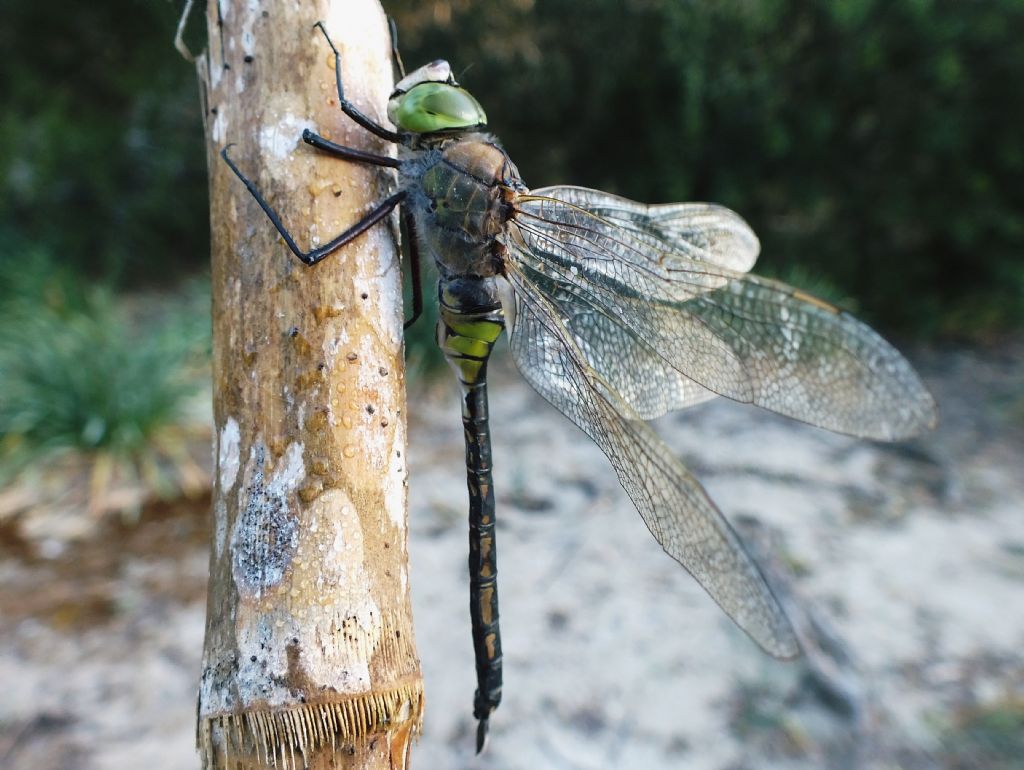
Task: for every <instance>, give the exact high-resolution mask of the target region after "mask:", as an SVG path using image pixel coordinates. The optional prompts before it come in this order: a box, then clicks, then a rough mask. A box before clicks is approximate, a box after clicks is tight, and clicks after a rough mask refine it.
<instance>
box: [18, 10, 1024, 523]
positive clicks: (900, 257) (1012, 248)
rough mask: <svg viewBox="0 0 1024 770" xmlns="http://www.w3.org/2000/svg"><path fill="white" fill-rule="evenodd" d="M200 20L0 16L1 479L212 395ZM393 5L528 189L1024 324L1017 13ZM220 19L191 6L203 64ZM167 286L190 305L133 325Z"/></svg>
mask: <svg viewBox="0 0 1024 770" xmlns="http://www.w3.org/2000/svg"><path fill="white" fill-rule="evenodd" d="M181 5H182V3H181V2H179V1H178V0H175V2H165V1H164V0H145V1H143V2H139V1H138V0H109V1H108V2H105V3H61V4H60V6H59V8H57V9H55V8H54V7H53V6H52V5H51V6H46V5H44V4H40V3H38V2H32V1H31V0H6V2H5V3H4V9H3V12H2V13H3V24H0V46H2V50H3V51H4V52H5V55H4V56H3V59H2V63H0V90H2V93H3V94H4V109H3V112H2V113H0V185H2V195H3V201H4V205H3V206H2V207H0V280H2V282H3V285H2V286H0V293H2V301H0V325H2V328H0V340H4V344H3V346H2V350H0V378H2V380H3V382H4V388H3V393H2V395H0V399H2V401H0V432H2V435H0V463H3V464H4V465H5V467H8V468H15V469H16V468H20V467H22V465H23V464H24V462H25V460H24V458H26V457H31V456H34V455H33V452H35V451H38V452H49V451H51V450H54V448H55V447H64V448H68V447H71V448H74V449H78V450H82V451H93V450H101V449H102V450H104V451H107V450H109V451H111V452H115V453H121V454H122V455H125V454H126V455H128V456H132V457H134V456H136V455H137V454H138V452H139V448H140V447H142V446H146V445H147V441H148V439H149V438H151V437H152V436H155V435H156V434H157V433H159V430H160V426H161V425H164V424H166V423H167V422H168V421H173V420H174V419H177V418H176V417H174V415H176V414H178V413H179V412H180V410H181V405H182V403H184V402H185V401H186V400H187V394H188V393H189V392H195V388H196V387H201V385H202V381H203V380H202V377H199V378H198V379H195V378H194V379H195V381H194V382H193V383H192V384H193V387H192V391H190V390H189V386H188V383H187V382H186V381H185V380H182V378H181V376H180V374H181V372H186V373H188V372H195V371H199V370H201V369H202V367H201V365H197V364H196V361H197V360H200V361H201V360H202V356H203V351H205V350H206V349H208V338H206V337H205V336H204V335H207V334H208V332H207V331H206V329H207V325H206V322H205V320H204V317H203V314H202V313H199V314H198V318H199V319H200V321H201V322H200V323H198V324H197V323H196V318H197V314H196V313H195V312H194V311H193V312H174V310H173V308H170V306H175V307H179V306H180V307H185V308H190V307H191V308H195V307H202V306H203V305H204V303H205V302H206V297H205V294H204V288H203V278H202V276H203V275H204V274H205V271H206V269H207V262H208V226H207V211H206V169H205V167H204V164H205V155H204V152H203V146H202V142H203V139H202V134H201V120H200V115H199V103H198V96H197V89H196V83H195V76H194V70H193V68H192V66H191V65H189V64H187V63H186V62H185V61H183V60H182V59H181V58H180V57H179V56H178V54H177V53H176V52H175V50H174V48H173V47H172V45H171V41H172V38H173V35H174V29H175V25H176V23H177V19H178V16H179V14H180V11H181ZM385 7H386V9H387V10H388V12H389V13H391V14H392V15H393V16H394V17H395V18H396V20H397V23H398V27H399V31H400V41H401V44H402V50H403V55H404V58H405V60H406V63H407V64H408V65H409V66H417V65H418V64H419V63H422V62H423V61H427V60H430V59H434V58H438V57H444V58H447V59H449V60H450V61H451V62H452V64H453V66H454V67H455V68H456V70H457V71H458V72H459V73H461V74H460V79H461V80H462V82H463V84H464V85H466V86H467V87H468V88H469V90H470V91H472V92H474V93H476V94H477V95H478V96H479V97H480V98H481V101H482V102H483V103H484V106H485V108H486V109H487V112H488V115H489V117H490V119H491V126H492V127H493V129H494V130H495V131H496V132H497V133H498V135H499V136H500V137H501V139H502V140H503V141H504V143H505V144H506V146H507V148H508V149H509V151H510V154H511V155H512V157H513V158H514V159H515V160H516V162H517V163H518V164H519V167H520V170H521V171H522V173H523V176H524V178H525V179H526V180H527V182H528V183H529V184H530V185H532V186H542V185H545V184H552V183H557V182H571V183H576V184H582V185H587V186H592V187H598V188H601V189H605V190H608V191H611V192H616V193H620V194H622V195H626V196H629V197H632V198H635V199H639V200H645V201H672V200H712V201H717V202H721V203H724V204H726V205H728V206H730V207H732V208H734V209H736V210H738V211H740V212H741V213H742V214H743V216H744V217H746V218H747V219H748V220H749V221H750V222H751V224H752V225H753V226H754V229H755V230H756V231H757V232H758V234H759V235H760V236H761V238H762V243H763V257H762V260H761V263H760V266H759V270H760V271H761V272H767V273H769V274H774V275H777V276H780V277H782V278H783V279H786V280H789V281H791V282H794V283H797V284H798V285H801V286H803V287H804V288H807V289H810V290H815V291H818V292H819V293H824V294H826V295H827V296H828V297H829V298H832V299H837V298H838V299H842V298H855V299H854V300H847V304H848V305H855V308H854V309H856V310H857V312H858V313H859V314H861V315H862V316H864V317H865V318H866V319H867V320H869V321H870V322H872V323H874V324H876V325H878V326H880V327H881V328H882V329H883V330H885V331H887V332H889V333H895V334H898V335H900V336H902V337H904V338H908V337H916V338H919V339H929V340H944V339H945V340H948V339H957V340H958V341H962V340H965V339H966V340H970V341H991V340H993V339H998V338H999V336H1000V335H1003V334H1007V333H1013V332H1014V331H1015V330H1019V329H1020V327H1021V325H1022V323H1024V260H1022V253H1024V218H1022V216H1021V213H1022V211H1024V132H1022V131H1021V126H1022V125H1024V88H1022V87H1021V84H1022V83H1024V45H1021V44H1020V43H1021V33H1022V31H1024V2H1022V0H982V1H981V2H975V3H965V2H962V0H900V1H899V2H891V1H890V0H830V1H829V2H825V1H824V0H822V1H821V2H805V1H804V0H758V1H757V2H755V1H753V0H706V1H705V2H692V1H687V0H590V2H588V3H586V4H582V3H579V2H570V1H569V0H544V1H543V2H539V1H538V0H507V2H504V3H493V2H484V0H428V1H425V2H424V1H422V0H419V1H417V0H390V2H389V1H387V0H385ZM201 27H202V20H201V18H200V17H199V13H198V11H197V12H196V14H195V17H194V18H193V21H192V24H191V27H190V32H189V36H190V38H191V39H192V40H193V43H192V44H193V48H194V49H196V50H198V49H199V48H201V42H199V40H198V38H199V37H200V35H201V32H202V30H201ZM27 30H32V31H33V33H32V34H25V32H26V31H27ZM296 34H301V32H300V31H297V32H296ZM154 292H160V293H162V295H163V296H165V297H166V298H167V303H166V304H167V305H168V308H170V309H167V311H166V312H141V313H140V312H139V309H140V307H145V308H152V307H153V306H154V305H153V303H152V302H148V301H147V302H143V303H140V302H139V298H140V297H152V296H153V293H154ZM119 297H120V298H123V297H128V298H129V299H127V300H125V299H117V298H119ZM175 303H177V304H175ZM156 305H157V306H159V305H160V303H159V302H158V303H156ZM421 336H422V337H423V338H427V339H428V338H429V337H430V330H429V329H428V330H426V333H425V334H423V335H421ZM172 342H173V344H172ZM39 356H45V357H47V358H45V359H44V360H36V358H38V357H39ZM197 356H198V359H197V358H196V357H197ZM34 357H35V358H34ZM62 368H64V369H66V370H67V371H66V372H60V371H59V370H60V369H62ZM111 372H118V373H123V375H124V381H123V382H121V383H120V384H117V385H115V386H114V391H113V392H114V395H113V396H112V395H111V392H110V388H107V387H104V385H103V383H105V382H106V379H105V378H107V377H109V375H110V373H111ZM44 375H45V377H44ZM33 378H35V379H33ZM40 378H42V379H43V380H45V382H44V383H43V384H40ZM186 380H187V378H186ZM141 391H148V392H150V393H152V394H153V396H152V398H149V399H148V400H145V401H138V400H135V401H132V403H131V404H130V405H128V406H123V408H122V406H116V407H115V406H114V405H122V404H123V403H124V400H125V399H124V397H123V396H124V394H127V393H136V394H137V393H139V392H141ZM42 393H45V394H46V396H45V398H43V397H41V395H39V394H42ZM118 394H120V395H118ZM19 399H20V400H19ZM26 415H29V416H26ZM132 462H134V461H132ZM103 473H105V474H106V475H107V476H109V475H110V474H109V472H108V471H103ZM101 475H102V474H101ZM97 483H98V482H97ZM94 486H95V484H94ZM172 486H173V485H172ZM0 509H2V505H0Z"/></svg>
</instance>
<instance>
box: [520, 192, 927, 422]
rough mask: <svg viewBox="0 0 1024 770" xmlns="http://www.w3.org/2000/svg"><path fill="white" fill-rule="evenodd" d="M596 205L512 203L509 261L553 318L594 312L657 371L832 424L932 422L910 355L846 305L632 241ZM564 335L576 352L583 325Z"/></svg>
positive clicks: (584, 342)
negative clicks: (546, 286) (542, 294)
mask: <svg viewBox="0 0 1024 770" xmlns="http://www.w3.org/2000/svg"><path fill="white" fill-rule="evenodd" d="M587 192H588V193H589V195H590V197H591V198H592V199H595V200H598V201H599V200H600V198H599V196H601V195H604V194H603V193H598V192H597V191H592V190H591V191H587ZM609 197H612V196H609ZM576 200H580V201H582V198H581V197H580V196H576ZM614 200H617V199H614V198H613V201H614ZM602 211H604V209H600V208H597V206H596V204H595V211H594V212H591V211H590V210H589V209H586V208H584V207H583V206H582V205H579V204H577V203H573V202H568V201H567V202H561V201H558V200H555V199H554V198H552V197H545V198H543V199H537V200H533V199H531V198H530V197H529V196H526V198H525V199H524V200H523V202H521V203H519V204H517V206H516V219H515V223H514V224H513V225H511V227H510V231H511V233H512V235H511V236H510V237H509V238H508V239H507V245H508V246H509V252H510V258H511V259H512V260H513V261H514V262H516V263H517V264H518V265H520V267H521V268H522V269H523V270H524V271H525V273H526V275H527V277H528V279H530V280H532V281H533V282H534V283H537V282H545V281H547V282H549V283H551V284H555V285H557V287H558V288H557V290H549V292H548V293H549V295H550V296H551V298H552V302H553V304H554V306H555V309H556V313H557V314H558V315H559V316H560V317H566V318H573V317H575V316H577V315H580V314H582V315H584V316H585V315H587V314H594V313H597V314H600V315H601V316H603V317H604V318H606V319H610V323H613V324H614V325H617V326H619V327H621V328H622V329H623V330H625V331H624V332H623V334H624V336H626V337H630V336H631V337H632V338H634V339H637V340H640V341H642V342H643V343H644V344H645V345H646V348H647V350H648V351H650V352H652V353H654V354H656V355H657V356H658V357H660V359H661V360H662V362H663V366H662V369H664V368H666V367H667V368H670V369H672V370H674V371H676V372H679V373H681V374H683V375H684V376H686V377H687V378H689V379H690V380H692V381H694V382H696V383H698V384H699V385H701V386H703V387H704V388H706V389H708V390H711V391H713V392H715V393H718V394H720V395H723V396H727V397H728V398H732V399H734V400H737V401H742V402H745V403H753V404H757V405H758V406H762V407H765V408H767V409H771V410H772V411H775V412H778V413H780V414H784V415H787V416H789V417H793V418H795V419H798V420H803V421H804V422H808V423H811V424H813V425H817V426H820V427H823V428H828V429H830V430H834V431H837V432H840V433H847V434H851V435H855V436H863V437H867V438H876V439H885V440H897V439H901V438H905V437H907V436H911V435H914V434H916V433H919V432H921V430H923V429H924V428H926V427H930V426H931V425H932V424H933V423H934V420H935V405H934V402H933V401H932V398H931V396H930V395H929V394H928V392H927V390H925V388H924V386H923V384H922V383H921V381H920V379H919V378H918V376H917V374H916V373H915V372H914V370H913V369H912V367H911V366H910V364H909V363H907V361H906V360H905V359H904V358H903V356H901V355H900V354H899V352H897V351H896V349H895V348H893V347H892V346H891V345H889V343H887V342H886V341H885V340H883V339H882V338H881V337H880V336H879V335H878V334H877V333H876V332H874V331H873V330H872V329H871V328H870V327H868V326H866V325H865V324H863V323H861V322H860V321H857V320H856V319H855V318H854V317H853V316H851V315H850V314H848V313H845V312H843V311H841V310H839V309H837V308H835V307H832V306H831V305H829V304H827V303H825V302H822V301H820V300H818V299H815V298H814V297H812V296H810V295H808V294H805V293H804V292H801V291H800V290H798V289H794V288H793V287H790V286H787V285H785V284H783V283H779V282H777V281H771V280H768V279H764V278H758V277H757V276H753V275H748V274H744V273H741V272H737V271H735V270H730V269H727V268H725V267H720V266H716V265H715V264H711V263H709V262H708V261H707V260H696V259H693V258H691V257H689V256H687V255H685V254H682V253H678V252H675V251H670V249H672V248H673V245H672V244H670V243H665V242H660V243H658V244H652V243H651V242H649V241H642V240H641V239H640V238H637V237H634V235H633V231H631V230H628V229H623V228H621V227H619V226H617V225H616V224H614V223H613V221H611V220H607V219H605V218H604V217H603V215H602V214H601V213H600V212H602ZM595 328H597V329H600V328H601V327H600V326H595ZM574 332H577V339H578V340H579V341H580V344H581V346H582V347H583V348H584V349H586V348H587V338H586V327H585V326H583V325H579V326H578V328H574ZM609 365H612V366H614V365H615V364H614V363H611V364H609ZM599 368H600V367H599ZM650 371H651V370H648V371H647V372H642V373H637V374H636V375H634V376H637V377H640V376H651V375H650ZM654 371H655V376H657V369H655V370H654ZM623 376H628V375H623ZM612 379H614V378H612ZM620 379H621V378H620Z"/></svg>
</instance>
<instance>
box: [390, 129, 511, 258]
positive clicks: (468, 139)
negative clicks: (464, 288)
mask: <svg viewBox="0 0 1024 770" xmlns="http://www.w3.org/2000/svg"><path fill="white" fill-rule="evenodd" d="M401 174H402V186H403V189H404V190H405V192H406V195H407V202H408V205H409V210H410V213H411V215H412V217H413V221H414V224H415V230H416V236H417V238H418V239H419V245H420V247H421V249H422V250H423V251H424V252H425V254H429V255H430V256H431V257H432V258H433V260H434V262H435V263H436V264H437V267H438V271H439V272H440V274H441V276H442V277H453V276H476V277H489V276H493V275H497V274H500V273H502V272H503V268H502V264H503V263H502V247H501V245H500V244H499V243H498V240H497V237H498V235H500V234H501V233H502V232H503V231H504V228H505V224H506V223H507V222H508V220H509V219H510V218H511V216H512V206H511V202H512V200H513V198H514V196H515V194H516V193H517V192H522V191H525V190H526V187H525V185H523V183H522V180H521V179H520V178H519V172H518V170H517V169H516V167H515V165H514V164H513V163H512V161H511V160H509V158H508V155H506V154H505V151H504V150H502V149H501V147H499V146H498V145H497V144H496V143H495V142H494V141H493V140H492V139H491V138H490V137H488V136H486V135H484V134H468V135H466V136H462V137H457V138H451V139H447V140H445V141H442V142H439V143H438V144H436V145H434V146H432V147H430V148H428V149H425V150H418V151H415V154H414V155H413V156H412V157H410V158H409V159H408V160H407V161H406V162H405V163H403V165H402V170H401Z"/></svg>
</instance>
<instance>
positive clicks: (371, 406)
mask: <svg viewBox="0 0 1024 770" xmlns="http://www.w3.org/2000/svg"><path fill="white" fill-rule="evenodd" d="M373 412H374V408H373V405H372V404H367V405H366V413H367V414H373Z"/></svg>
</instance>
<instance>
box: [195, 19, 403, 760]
mask: <svg viewBox="0 0 1024 770" xmlns="http://www.w3.org/2000/svg"><path fill="white" fill-rule="evenodd" d="M318 20H323V21H324V22H325V26H326V28H327V30H328V32H329V33H330V35H331V38H332V39H333V40H334V42H335V44H336V45H337V46H338V48H339V49H340V50H341V52H342V55H343V71H344V76H345V84H346V96H347V97H348V98H349V99H351V100H352V101H353V102H354V103H356V104H357V105H359V107H360V108H361V109H362V110H363V111H364V112H366V113H367V114H368V115H370V116H371V117H375V118H376V119H377V120H378V121H385V120H386V118H385V117H384V106H385V104H386V100H387V96H388V93H389V92H390V90H391V82H392V73H391V59H390V44H389V38H388V34H387V25H386V22H385V18H384V15H383V13H382V11H381V9H380V6H379V4H378V2H377V0H347V1H344V0H334V1H333V2H328V0H316V2H305V3H266V4H255V3H249V2H242V1H241V0H223V1H222V2H221V3H220V4H219V6H218V4H217V3H210V4H209V10H208V18H207V22H208V28H209V43H208V46H207V51H206V52H205V55H203V56H200V57H199V59H198V67H199V74H200V80H201V86H202V87H203V90H204V108H205V110H206V126H207V141H208V144H207V152H208V159H209V165H210V197H211V230H212V238H213V331H214V414H215V420H216V429H217V441H216V447H215V454H216V462H217V472H216V474H215V476H216V478H215V482H214V493H213V501H214V502H213V505H214V511H213V517H214V535H213V548H212V554H211V559H210V588H209V597H208V607H207V626H206V643H205V649H204V658H203V671H202V680H201V685H200V692H199V710H198V742H199V748H200V751H201V754H202V756H203V763H204V767H207V768H225V767H232V768H234V767H238V768H263V767H281V766H284V767H302V766H303V764H304V763H305V766H307V767H316V768H341V767H345V768H357V767H358V768H400V767H404V766H405V765H406V764H407V762H408V751H409V743H410V740H411V738H412V736H413V734H414V733H415V732H416V731H417V730H418V729H419V724H420V719H421V709H422V679H421V675H420V670H419V662H418V659H417V656H416V650H415V645H414V639H413V632H412V617H411V606H410V600H409V582H408V571H407V559H406V556H407V543H406V537H407V528H406V452H405V449H406V432H405V414H404V412H405V389H404V368H403V358H402V317H401V312H402V311H401V278H400V273H399V261H398V256H397V251H396V240H395V236H396V228H395V224H394V221H393V218H389V219H386V220H385V221H384V222H382V223H381V224H379V225H376V226H375V227H373V228H372V229H371V230H370V231H369V232H367V233H366V234H364V235H363V236H361V237H360V238H359V239H357V240H356V241H355V242H354V243H352V244H351V245H349V246H348V247H346V248H343V249H341V250H340V251H338V252H337V253H335V254H334V255H332V256H330V257H328V258H327V259H325V260H324V261H323V262H322V263H320V264H319V265H317V266H315V267H313V268H309V267H306V266H304V265H302V264H300V263H299V262H298V261H297V260H296V259H295V258H294V257H293V256H292V255H291V253H290V252H289V251H288V250H287V248H286V247H285V246H284V243H283V242H282V241H281V239H280V238H279V236H278V235H277V233H276V232H275V230H274V228H273V227H272V226H271V224H270V222H269V221H268V220H267V218H266V217H265V216H264V215H263V213H262V212H261V211H260V209H259V208H258V206H257V205H256V203H255V201H254V200H253V199H252V198H251V196H250V195H249V194H248V192H246V190H245V188H244V187H243V185H242V184H241V182H240V181H239V180H238V179H237V178H235V177H234V176H233V175H232V174H231V173H230V171H229V169H228V168H227V166H226V165H225V164H224V163H223V162H222V161H221V159H220V158H219V157H218V153H219V152H220V150H221V148H223V147H224V146H225V145H226V144H229V143H233V144H234V147H233V148H232V150H231V153H232V157H233V159H234V160H235V162H236V163H237V164H238V165H239V167H240V168H241V169H242V171H243V172H244V173H245V174H247V175H248V176H250V178H251V179H252V180H253V181H254V182H255V183H256V185H257V186H258V187H259V189H260V190H261V191H263V193H264V194H265V196H266V197H267V199H268V200H269V201H270V203H271V204H272V205H273V206H274V207H275V208H276V209H277V211H278V212H279V213H280V215H281V219H282V220H283V222H284V223H285V225H286V227H288V228H289V230H290V231H291V233H292V234H293V235H294V237H295V239H296V240H297V241H298V243H299V245H300V246H301V247H302V248H309V247H311V246H315V245H319V244H323V243H326V242H327V241H328V240H330V239H331V238H333V237H334V236H335V235H337V234H338V233H340V232H342V231H343V230H344V229H345V228H347V227H348V226H349V225H351V224H352V223H354V222H356V221H357V220H358V219H359V218H360V216H361V215H362V213H363V212H365V211H366V210H367V209H369V208H370V207H371V206H372V205H373V203H375V202H376V201H379V200H380V199H382V198H384V197H386V196H387V195H388V194H389V193H390V192H392V191H393V188H394V184H395V180H394V178H393V176H392V174H391V173H390V172H389V171H387V170H385V169H381V168H377V167H367V166H362V165H357V164H354V163H349V162H346V161H342V160H338V159H335V158H330V157H326V156H324V155H323V154H322V153H319V152H317V151H316V150H313V149H312V148H310V147H307V146H306V145H304V144H303V143H302V142H301V141H300V135H301V133H302V130H303V128H306V127H309V128H312V129H314V130H317V131H318V132H319V133H320V134H322V135H323V136H325V137H327V138H329V139H331V140H332V141H335V142H337V143H340V144H345V145H349V146H352V147H357V148H360V149H363V150H367V151H371V152H375V153H378V154H389V153H393V149H392V148H390V147H388V146H387V145H386V143H382V142H381V141H380V140H378V139H376V138H375V137H373V136H372V135H370V134H369V133H367V132H366V131H364V130H362V129H360V128H359V127H358V126H356V125H355V124H354V123H353V122H352V121H351V120H349V119H348V118H347V117H345V116H344V115H343V114H342V113H341V111H340V110H339V108H338V97H337V93H336V90H335V85H334V60H333V56H332V54H331V51H330V48H329V47H328V45H327V43H326V41H325V40H324V38H323V37H322V35H321V34H320V32H319V30H316V29H314V27H313V25H314V23H315V22H316V21H318Z"/></svg>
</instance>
